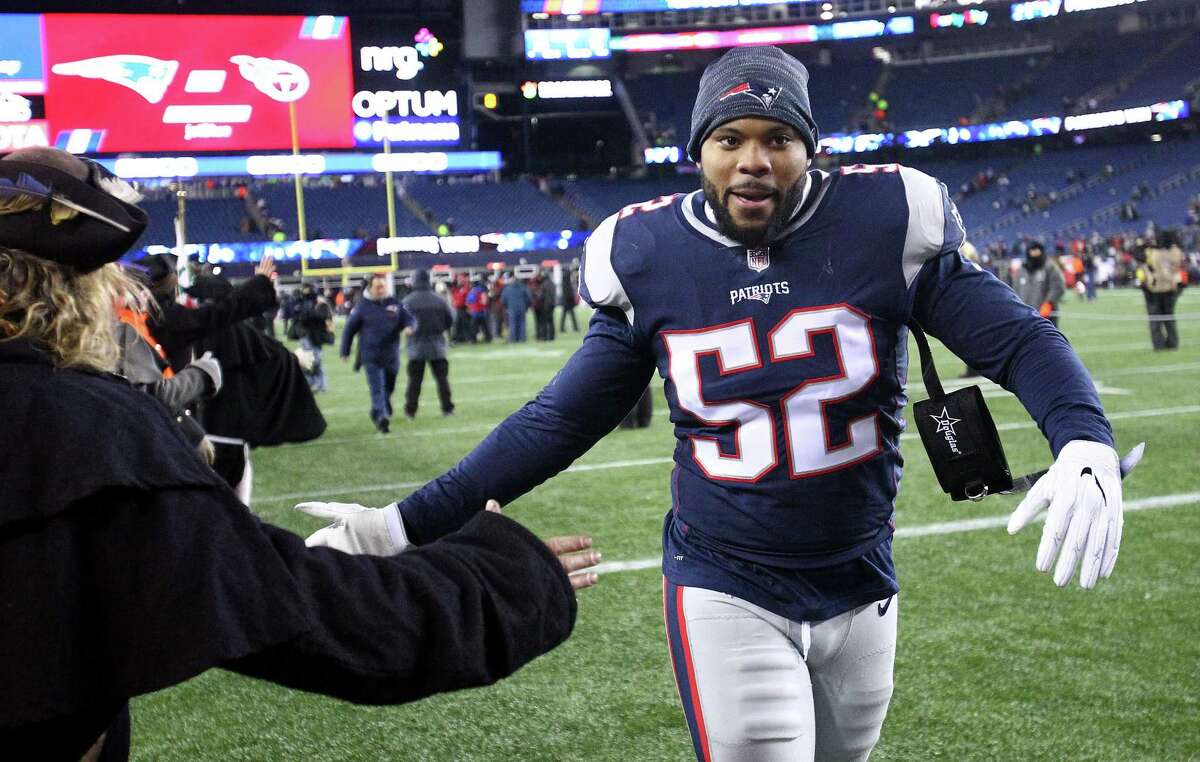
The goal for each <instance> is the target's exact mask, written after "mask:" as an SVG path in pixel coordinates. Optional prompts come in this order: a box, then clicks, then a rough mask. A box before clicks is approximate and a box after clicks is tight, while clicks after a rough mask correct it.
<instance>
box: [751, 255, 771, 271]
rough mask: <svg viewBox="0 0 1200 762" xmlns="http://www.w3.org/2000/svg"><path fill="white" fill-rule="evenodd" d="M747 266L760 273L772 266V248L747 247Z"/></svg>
mask: <svg viewBox="0 0 1200 762" xmlns="http://www.w3.org/2000/svg"><path fill="white" fill-rule="evenodd" d="M746 266H747V267H749V268H750V269H751V270H753V271H754V272H756V273H760V272H762V271H763V270H766V269H767V268H768V267H770V266H771V250H770V249H746Z"/></svg>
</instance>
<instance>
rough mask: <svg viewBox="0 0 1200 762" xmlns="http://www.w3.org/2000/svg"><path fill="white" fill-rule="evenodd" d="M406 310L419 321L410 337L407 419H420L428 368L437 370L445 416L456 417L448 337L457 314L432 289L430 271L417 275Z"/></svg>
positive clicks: (406, 397) (406, 391)
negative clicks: (421, 399) (422, 389)
mask: <svg viewBox="0 0 1200 762" xmlns="http://www.w3.org/2000/svg"><path fill="white" fill-rule="evenodd" d="M403 304H404V309H405V310H407V311H408V313H409V314H410V315H412V317H413V318H414V320H415V321H416V322H415V324H414V326H413V331H412V332H411V333H408V332H407V331H406V333H408V386H407V387H406V388H405V390H404V417H405V418H407V419H409V420H410V421H411V420H412V419H413V418H415V417H416V415H417V403H418V401H419V400H420V397H421V383H422V382H423V381H424V379H425V366H426V365H429V366H430V367H431V368H432V369H433V378H434V380H435V381H436V382H437V390H438V402H440V403H441V406H442V415H444V416H445V415H453V414H454V403H453V402H452V401H451V400H450V379H449V375H450V363H449V361H448V360H447V359H446V358H447V354H448V353H447V351H446V348H447V344H446V334H447V332H449V331H450V329H451V327H452V326H453V325H454V310H453V309H451V308H450V305H449V304H448V303H447V302H446V300H445V299H443V298H441V297H440V296H438V295H436V294H434V293H433V292H432V291H431V290H430V289H429V271H428V270H417V271H416V272H415V273H413V291H412V293H411V294H409V295H408V296H406V297H404V302H403Z"/></svg>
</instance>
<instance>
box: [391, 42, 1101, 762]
mask: <svg viewBox="0 0 1200 762" xmlns="http://www.w3.org/2000/svg"><path fill="white" fill-rule="evenodd" d="M807 83H808V72H807V71H806V70H805V68H804V67H803V66H802V65H801V64H800V63H799V62H798V61H796V60H795V59H793V58H792V57H790V56H789V55H787V54H785V53H784V52H782V51H780V50H779V49H776V48H772V47H752V48H737V49H734V50H731V51H730V52H728V53H727V54H725V55H724V56H723V57H722V58H720V59H719V60H717V61H716V62H714V63H713V64H711V65H710V66H709V67H708V68H707V69H706V70H705V72H704V75H703V77H702V79H701V80H700V88H699V94H698V96H697V99H696V103H695V108H694V110H693V114H692V130H691V137H690V140H689V144H688V153H689V156H690V157H691V158H692V159H693V160H695V161H696V162H697V163H698V166H699V169H700V171H701V185H702V187H701V188H700V189H699V190H697V191H695V192H693V193H690V194H687V195H680V196H673V197H664V198H660V199H657V200H654V201H649V202H646V203H642V204H635V205H633V206H630V207H627V208H625V209H623V210H621V211H620V212H619V213H618V214H614V215H613V216H611V217H609V218H608V219H606V220H605V221H604V222H603V223H602V224H601V225H600V226H599V227H598V228H597V229H596V230H595V232H594V233H592V235H591V237H590V238H589V240H588V242H587V244H586V252H585V257H584V261H583V264H582V270H581V273H582V274H581V279H580V293H581V294H582V296H583V298H584V299H586V300H587V301H588V303H589V304H591V305H592V306H593V307H595V308H596V313H595V316H594V317H593V319H592V323H591V326H590V329H589V332H588V335H587V337H586V339H585V340H584V342H583V345H582V347H581V348H580V349H579V351H578V352H576V353H575V355H574V356H573V357H572V358H571V359H570V360H569V361H568V362H567V364H566V366H565V367H564V368H563V369H562V370H561V371H560V372H559V373H558V374H557V375H556V376H555V377H554V379H553V380H551V382H550V383H549V385H548V386H547V387H546V388H545V389H544V390H543V391H542V392H541V393H540V394H539V395H538V396H537V398H536V399H535V400H533V401H532V402H530V403H529V404H527V405H526V406H525V407H523V408H522V409H521V410H518V411H517V412H516V413H514V414H513V415H511V416H510V417H509V418H508V419H507V420H506V421H504V422H503V423H502V424H501V425H500V426H499V427H497V428H496V429H495V430H494V431H493V432H492V433H491V434H490V435H489V436H488V437H487V438H486V439H485V440H484V441H483V442H482V443H481V444H480V445H479V446H478V447H477V448H476V449H475V450H474V451H473V452H471V453H470V454H469V455H467V456H466V457H465V458H464V459H463V460H462V462H460V463H459V464H458V465H457V466H456V467H455V468H453V469H452V470H450V471H449V472H448V473H446V474H445V475H443V476H441V477H439V478H437V479H435V480H434V481H432V482H430V483H429V484H427V485H426V486H425V487H423V488H421V489H420V490H418V491H417V492H415V493H414V494H412V495H410V496H409V497H408V498H406V499H404V500H403V501H401V502H400V503H399V504H398V505H395V504H394V505H392V506H388V508H386V509H382V510H386V511H392V512H395V513H397V514H398V515H399V517H400V519H401V523H402V525H403V527H404V529H405V531H406V534H407V540H408V541H411V542H413V543H416V544H421V543H426V542H430V541H432V540H434V539H436V538H438V537H440V536H442V535H444V534H445V533H447V532H450V531H453V530H454V529H456V528H457V527H459V526H461V525H462V524H463V523H464V522H465V521H467V520H468V519H469V518H470V517H471V516H472V515H473V514H474V513H475V512H476V511H479V510H481V509H483V508H484V505H485V502H486V501H487V499H488V498H495V499H496V500H498V501H500V502H501V503H507V502H509V501H511V500H514V499H516V498H517V497H519V496H520V495H522V494H524V493H526V492H528V491H529V490H531V489H533V488H534V487H536V486H537V485H538V484H541V483H542V482H543V481H545V480H546V479H548V478H550V477H551V476H553V475H554V474H556V473H558V472H560V471H562V470H563V469H565V468H566V467H567V466H569V465H570V464H571V462H572V461H574V460H575V459H576V458H578V457H579V456H581V455H583V454H584V453H585V452H586V451H587V450H588V449H589V448H590V447H591V446H592V445H593V444H595V443H596V442H597V441H598V440H599V439H600V438H601V437H603V436H604V435H605V434H607V433H608V432H609V431H610V430H611V429H612V428H613V427H614V426H616V425H617V423H618V422H619V421H620V420H621V418H622V417H623V416H624V415H625V413H626V412H627V411H628V410H629V408H630V407H631V406H632V405H633V404H634V403H635V402H636V401H637V399H638V396H639V395H640V394H641V393H642V390H643V389H645V386H646V383H647V381H648V379H649V377H650V376H651V374H652V373H653V372H654V370H655V369H657V370H658V372H659V374H660V375H661V376H662V377H663V378H664V379H665V380H666V395H667V401H668V403H669V405H670V412H671V421H672V423H673V424H674V426H675V436H676V440H677V442H676V448H675V456H674V459H675V469H674V472H673V474H672V478H671V491H672V505H671V508H670V510H669V511H668V512H667V515H666V519H665V521H664V525H663V575H664V606H665V612H666V621H667V635H668V638H669V641H670V649H671V657H672V659H673V662H674V668H675V678H676V680H677V683H678V687H679V693H680V696H681V698H682V702H683V708H684V713H685V716H686V719H687V723H688V727H689V729H690V731H691V736H692V741H693V743H694V746H695V751H696V756H697V758H698V759H701V760H721V761H725V760H789V761H795V760H813V759H820V760H857V759H865V758H866V757H867V756H868V755H869V754H870V751H871V749H872V747H873V746H874V745H875V743H876V741H877V740H878V738H879V731H880V728H881V726H882V724H883V720H884V717H885V715H886V713H887V707H888V701H889V699H890V698H891V694H892V667H893V661H894V654H895V644H896V617H897V615H898V613H899V609H900V604H899V601H898V598H897V593H898V592H899V586H898V584H897V581H896V572H895V567H894V565H893V560H892V534H893V531H894V529H895V523H894V504H895V499H896V493H897V489H898V486H899V481H900V474H901V467H902V463H903V461H902V459H901V456H900V433H901V430H902V429H903V427H904V422H903V420H902V418H901V414H902V411H903V410H904V406H905V403H906V396H905V381H906V376H907V371H908V356H907V338H908V329H907V327H906V326H908V325H910V324H913V323H916V324H919V325H920V326H922V327H923V328H924V330H926V331H927V332H928V333H930V334H933V335H934V336H937V337H939V338H940V339H941V340H942V341H943V342H944V343H945V344H946V346H948V347H949V348H950V349H951V350H952V351H954V352H955V353H956V354H957V355H959V356H960V357H962V358H964V359H965V360H966V361H967V362H968V363H969V364H970V365H971V366H972V367H974V368H978V369H979V370H980V371H981V372H982V373H983V374H984V375H985V376H987V377H988V378H990V379H992V380H994V381H996V382H997V383H999V384H1000V385H1001V386H1003V387H1004V388H1006V389H1009V390H1011V391H1012V392H1014V393H1015V394H1016V396H1017V397H1018V398H1019V399H1020V401H1021V402H1022V404H1023V405H1024V406H1025V407H1026V409H1027V410H1028V411H1029V413H1030V414H1031V415H1032V416H1033V418H1034V419H1035V420H1036V421H1037V423H1038V425H1039V427H1040V428H1041V430H1042V432H1043V433H1044V434H1045V436H1046V438H1047V440H1048V441H1049V445H1050V448H1051V450H1052V451H1053V453H1054V455H1055V456H1056V458H1057V460H1056V461H1055V464H1054V466H1053V467H1052V468H1051V470H1050V472H1049V473H1048V474H1047V475H1046V476H1045V477H1044V478H1043V479H1041V480H1040V481H1039V482H1038V483H1037V485H1035V487H1034V489H1033V490H1032V491H1031V493H1030V495H1029V496H1028V497H1027V498H1026V500H1024V501H1023V502H1022V503H1021V505H1020V506H1019V507H1018V508H1017V510H1016V512H1015V513H1014V514H1013V517H1012V520H1011V522H1010V524H1009V529H1010V531H1016V530H1017V529H1019V528H1020V527H1021V526H1024V525H1025V524H1028V523H1029V522H1031V521H1032V520H1033V518H1034V517H1035V516H1036V514H1037V513H1038V512H1039V511H1040V510H1041V509H1042V508H1045V507H1046V506H1047V505H1048V506H1049V508H1050V517H1049V520H1048V522H1047V525H1046V530H1045V533H1044V534H1043V538H1042V545H1041V547H1040V548H1039V551H1038V557H1037V563H1036V566H1037V568H1038V569H1039V570H1041V571H1048V570H1049V569H1050V567H1051V564H1052V562H1053V561H1054V558H1055V557H1056V555H1057V556H1058V558H1059V561H1058V565H1057V568H1056V570H1055V572H1054V581H1055V582H1056V583H1057V584H1058V585H1060V586H1062V585H1066V584H1067V583H1068V581H1069V580H1070V579H1071V577H1072V576H1073V574H1074V572H1075V568H1076V566H1077V563H1078V562H1079V559H1082V565H1081V567H1080V583H1081V584H1082V586H1083V587H1085V588H1090V587H1092V586H1093V585H1094V584H1095V583H1096V580H1097V578H1098V577H1100V576H1108V575H1109V574H1110V573H1111V572H1112V570H1113V564H1114V563H1115V562H1116V557H1117V546H1118V542H1119V540H1120V535H1121V522H1122V516H1121V484H1120V477H1119V473H1118V460H1117V455H1116V452H1115V451H1114V450H1113V447H1112V445H1113V435H1112V429H1111V427H1110V426H1109V423H1108V421H1107V420H1106V419H1105V417H1104V412H1103V410H1102V408H1101V406H1100V401H1099V399H1098V397H1097V394H1096V391H1095V389H1094V387H1093V385H1092V383H1091V380H1090V378H1089V376H1088V374H1087V373H1086V371H1085V370H1084V368H1083V365H1082V364H1081V363H1080V361H1079V359H1078V358H1077V357H1076V356H1075V354H1074V353H1073V351H1072V350H1071V347H1070V345H1069V344H1068V343H1067V341H1066V339H1065V338H1064V337H1063V335H1062V334H1061V333H1059V332H1058V331H1057V330H1056V329H1055V328H1054V326H1052V325H1051V324H1050V323H1049V322H1048V321H1047V320H1045V319H1043V318H1042V317H1040V316H1039V315H1038V313H1037V312H1036V311H1035V310H1034V309H1032V308H1030V307H1028V306H1026V305H1024V304H1022V303H1021V301H1020V300H1019V299H1017V298H1016V296H1015V295H1014V294H1013V292H1012V290H1011V289H1010V288H1008V287H1007V286H1006V285H1004V284H1002V283H1001V282H1000V281H998V280H997V279H996V278H995V277H993V276H992V275H991V274H989V273H987V272H984V271H982V270H980V269H979V268H978V267H975V266H972V265H971V264H970V263H969V262H967V261H966V260H965V259H964V258H963V257H962V256H961V255H960V253H959V248H960V246H961V245H962V243H963V236H964V233H963V225H962V221H961V220H960V219H959V216H958V212H957V210H956V209H955V208H954V205H953V203H952V202H951V200H950V198H949V197H948V195H947V193H946V188H945V186H944V185H942V184H941V183H940V182H938V181H937V180H935V179H933V178H932V177H929V176H928V175H925V174H922V173H921V172H918V171H916V170H913V169H910V168H908V167H903V166H899V165H895V164H891V165H883V166H855V167H848V168H845V169H842V170H841V171H839V172H836V173H827V172H823V171H820V170H817V169H812V168H810V163H811V159H812V156H813V154H814V152H815V151H816V143H817V126H816V124H815V123H814V122H813V118H812V116H811V111H810V108H809V100H808V92H807ZM598 392H599V393H598ZM1060 546H1061V548H1062V553H1061V555H1059V550H1060Z"/></svg>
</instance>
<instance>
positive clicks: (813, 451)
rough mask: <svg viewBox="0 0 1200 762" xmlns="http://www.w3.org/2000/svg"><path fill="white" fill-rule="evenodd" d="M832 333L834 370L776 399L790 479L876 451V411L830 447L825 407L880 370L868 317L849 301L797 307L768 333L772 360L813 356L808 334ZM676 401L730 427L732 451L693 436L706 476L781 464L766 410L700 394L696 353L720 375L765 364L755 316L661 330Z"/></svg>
mask: <svg viewBox="0 0 1200 762" xmlns="http://www.w3.org/2000/svg"><path fill="white" fill-rule="evenodd" d="M817 333H828V334H830V335H831V336H832V337H833V346H834V350H835V351H836V352H837V357H838V366H839V371H838V372H837V373H835V374H833V375H829V376H824V377H820V378H810V379H806V380H805V381H804V382H803V383H801V384H800V385H799V386H797V387H796V388H794V389H792V390H791V391H790V392H788V393H787V394H786V395H784V397H783V398H782V399H781V400H780V401H779V403H778V404H779V405H780V407H781V408H782V409H781V413H782V415H781V417H782V419H783V426H784V441H785V443H786V445H787V450H788V452H787V458H788V468H789V471H790V474H791V477H792V478H793V479H802V478H804V477H808V476H817V475H818V474H824V473H828V472H830V471H836V470H838V469H841V468H845V467H847V466H851V465H853V464H855V463H859V462H862V461H864V460H867V459H869V458H871V457H873V456H874V455H875V454H876V453H878V452H879V451H880V448H881V444H880V438H879V429H878V414H877V413H872V414H870V415H865V416H862V417H860V418H855V419H853V420H851V421H850V422H849V424H848V426H847V431H845V432H844V435H843V436H840V437H838V439H839V440H843V441H842V443H841V444H837V445H834V444H832V439H831V438H830V431H829V418H828V416H827V415H826V411H825V408H826V406H828V405H830V404H833V403H836V402H840V401H842V400H845V399H849V398H850V397H853V396H855V395H857V394H860V393H862V392H863V391H864V390H865V389H866V388H867V387H868V386H869V385H870V384H871V383H872V382H873V381H874V380H875V378H876V377H877V376H878V375H879V361H878V360H877V359H876V358H875V347H874V339H873V338H872V336H871V329H870V326H869V324H868V320H867V317H866V316H865V315H863V314H862V313H861V312H858V311H857V310H855V309H854V308H853V307H850V306H848V305H834V306H829V307H816V308H806V309H795V310H792V311H791V312H790V313H788V314H787V315H786V316H784V318H783V319H782V320H780V321H779V323H777V324H776V325H775V327H774V328H772V329H771V331H770V333H768V334H767V346H768V348H769V351H770V353H771V355H770V360H769V361H770V362H771V363H773V364H774V363H785V362H790V361H793V360H800V359H803V358H807V357H812V356H813V354H814V350H813V346H812V336H813V334H817ZM662 336H663V340H664V341H665V342H666V345H667V354H668V356H669V358H670V361H669V362H670V372H671V381H672V382H673V383H674V384H675V393H676V396H677V397H678V399H679V405H680V407H682V408H683V409H684V410H686V411H687V412H688V413H690V414H691V415H693V416H695V417H696V418H697V419H699V420H701V421H703V422H704V423H705V424H708V425H710V426H728V425H734V426H735V427H736V428H735V430H734V452H733V454H732V455H726V454H724V453H722V452H721V448H720V445H719V444H718V442H717V440H716V438H715V437H707V436H699V435H696V436H692V437H691V441H692V457H693V458H695V460H696V463H697V464H699V466H700V468H701V469H702V470H703V471H704V473H705V474H707V475H708V476H709V478H712V479H723V480H731V481H744V482H755V481H758V480H759V479H761V478H762V477H763V476H765V475H766V474H767V472H769V471H770V470H771V469H773V468H775V467H776V466H777V465H778V464H779V454H778V453H777V452H776V447H775V420H774V416H772V415H771V408H770V406H768V405H765V404H763V403H761V402H752V401H750V400H722V401H719V402H709V401H707V400H705V398H704V389H703V386H704V384H703V380H702V379H701V378H700V358H701V357H702V356H704V355H715V356H716V359H717V368H718V371H719V372H720V374H721V375H722V376H727V375H730V374H732V373H746V372H749V371H753V370H757V369H759V368H762V367H763V361H762V358H761V357H760V356H759V350H758V341H757V337H756V336H755V335H754V321H753V320H751V319H746V320H739V321H737V322H735V323H726V324H724V325H719V326H713V327H711V328H702V329H699V330H691V331H665V332H663V334H662Z"/></svg>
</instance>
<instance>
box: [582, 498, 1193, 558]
mask: <svg viewBox="0 0 1200 762" xmlns="http://www.w3.org/2000/svg"><path fill="white" fill-rule="evenodd" d="M1192 503H1200V492H1181V493H1178V494H1175V495H1158V496H1157V497H1147V498H1142V499H1141V500H1129V501H1127V502H1126V503H1125V510H1126V512H1131V511H1148V510H1153V509H1155V508H1174V507H1175V506H1179V505H1191V504H1192ZM1045 519H1046V515H1045V514H1044V513H1043V514H1042V515H1041V516H1039V517H1038V519H1037V520H1038V521H1039V522H1041V521H1045ZM1007 525H1008V516H1007V515H1005V516H984V517H981V518H977V519H963V520H962V521H943V522H939V523H937V524H924V525H921V526H915V527H900V528H899V529H897V530H896V535H895V536H896V539H898V540H903V539H908V538H912V537H930V536H937V535H945V534H961V533H963V532H975V531H978V530H980V529H998V528H1000V527H1003V526H1007ZM661 566H662V556H658V557H656V558H642V559H638V560H636V561H605V562H604V563H602V564H599V565H597V566H596V567H595V568H594V569H592V570H591V571H595V572H598V573H600V574H608V573H612V572H623V571H639V570H641V569H657V568H659V567H661Z"/></svg>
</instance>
